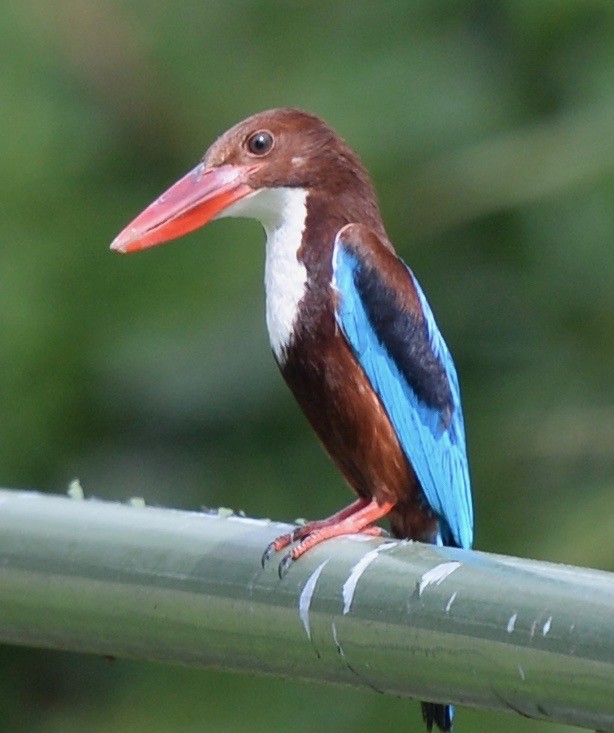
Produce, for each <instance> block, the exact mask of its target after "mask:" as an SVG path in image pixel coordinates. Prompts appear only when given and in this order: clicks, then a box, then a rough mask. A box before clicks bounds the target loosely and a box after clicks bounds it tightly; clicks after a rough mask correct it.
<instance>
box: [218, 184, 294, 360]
mask: <svg viewBox="0 0 614 733" xmlns="http://www.w3.org/2000/svg"><path fill="white" fill-rule="evenodd" d="M227 216H230V217H235V216H236V217H247V218H250V219H252V218H253V219H258V221H260V222H261V223H262V226H263V227H264V231H265V232H266V239H267V241H266V262H265V267H264V285H265V289H266V325H267V328H268V331H269V341H270V343H271V348H272V349H273V353H274V354H275V357H276V358H277V361H278V362H279V363H280V364H283V363H284V362H285V360H286V351H287V349H288V347H289V346H290V344H291V343H292V338H293V335H294V325H295V322H296V317H297V312H298V305H299V303H300V301H301V300H302V299H303V297H304V295H305V289H306V283H307V269H306V268H305V265H303V264H302V263H300V262H299V261H298V259H297V254H298V249H299V247H300V246H301V243H302V240H303V232H304V230H305V220H306V219H307V191H306V190H305V189H302V188H263V189H260V190H259V191H255V192H254V193H253V194H250V195H249V196H246V197H245V198H244V199H241V200H240V201H237V202H236V203H235V204H233V205H232V206H229V207H228V208H227V209H226V210H225V211H223V212H222V214H220V215H219V216H218V218H223V217H227Z"/></svg>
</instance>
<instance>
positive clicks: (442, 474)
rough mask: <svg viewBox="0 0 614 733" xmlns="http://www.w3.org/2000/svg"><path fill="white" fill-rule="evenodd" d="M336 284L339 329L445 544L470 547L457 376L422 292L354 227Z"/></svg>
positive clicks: (337, 262) (344, 235)
mask: <svg viewBox="0 0 614 733" xmlns="http://www.w3.org/2000/svg"><path fill="white" fill-rule="evenodd" d="M378 265H379V267H378ZM333 281H334V285H335V288H336V290H337V293H338V298H337V305H336V314H335V315H336V319H337V323H338V325H339V327H340V329H341V331H342V332H343V334H344V335H345V337H346V339H347V340H348V342H349V344H350V346H351V347H352V350H353V351H354V353H355V355H356V357H357V359H358V361H359V362H360V364H361V366H362V368H363V369H364V371H365V373H366V375H367V377H368V378H369V381H370V382H371V384H372V386H373V389H374V390H375V392H376V393H377V394H378V396H379V397H380V400H381V401H382V404H383V405H384V407H385V409H386V411H387V413H388V416H389V417H390V420H391V422H392V424H393V426H394V428H395V431H396V432H397V435H398V436H399V441H400V443H401V446H402V448H403V451H404V452H405V454H406V456H407V458H408V459H409V462H410V463H411V465H412V467H413V469H414V471H415V473H416V475H417V477H418V480H419V481H420V484H421V487H422V490H423V492H424V495H425V497H426V500H427V501H428V503H429V504H430V506H431V507H432V508H433V510H434V511H435V513H436V514H437V515H438V517H439V520H440V529H441V535H442V538H443V541H444V542H445V543H446V544H456V545H458V546H460V547H470V546H471V544H472V541H473V507H472V501H471V484H470V479H469V468H468V463H467V454H466V445H465V429H464V423H463V415H462V409H461V401H460V390H459V385H458V377H457V374H456V369H455V366H454V362H453V361H452V357H451V355H450V352H449V350H448V347H447V346H446V343H445V341H444V339H443V337H442V335H441V333H440V331H439V329H438V327H437V324H436V322H435V318H434V316H433V313H432V311H431V308H430V306H429V304H428V302H427V300H426V297H425V295H424V293H423V292H422V289H421V288H420V286H419V284H418V282H417V281H416V279H415V277H414V276H413V274H412V273H411V271H410V270H409V268H407V267H406V265H405V264H404V263H403V262H402V261H401V260H400V259H398V258H397V257H396V256H395V255H393V254H392V253H390V251H389V249H387V248H385V246H384V245H383V244H382V243H381V242H380V241H379V239H378V238H377V237H376V236H375V235H374V234H373V233H372V232H370V231H369V230H366V232H365V228H364V227H360V226H358V225H349V227H345V228H344V229H342V230H341V232H340V233H339V234H338V236H337V239H336V242H335V250H334V254H333ZM400 286H402V287H403V288H405V289H406V293H405V295H406V296H407V297H405V300H403V298H402V297H400V294H399V289H400ZM410 296H411V297H410Z"/></svg>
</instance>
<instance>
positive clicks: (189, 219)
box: [111, 163, 259, 252]
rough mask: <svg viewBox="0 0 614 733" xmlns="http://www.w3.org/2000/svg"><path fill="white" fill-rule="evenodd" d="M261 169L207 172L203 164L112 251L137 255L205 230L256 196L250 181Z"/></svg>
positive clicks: (235, 167)
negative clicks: (238, 203)
mask: <svg viewBox="0 0 614 733" xmlns="http://www.w3.org/2000/svg"><path fill="white" fill-rule="evenodd" d="M258 167H259V166H257V165H251V166H239V165H222V166H219V167H218V168H205V166H204V164H203V163H200V165H197V166H196V168H194V169H193V170H191V171H190V172H189V173H187V174H186V175H185V176H184V177H183V178H181V179H180V180H179V181H177V183H175V184H173V185H172V186H171V187H170V188H169V189H168V190H167V191H165V192H164V193H163V194H162V196H160V197H159V198H158V199H157V200H156V201H154V202H153V204H150V205H149V206H148V207H147V208H146V209H145V211H143V212H142V213H141V214H139V215H138V216H137V217H136V219H135V220H134V221H133V222H132V223H130V224H129V225H128V226H127V227H126V228H125V229H124V231H123V232H121V234H119V236H117V237H116V238H115V240H114V241H113V243H112V244H111V249H114V250H116V251H117V252H137V251H138V250H140V249H146V248H147V247H153V245H154V244H161V243H162V242H168V241H169V240H171V239H176V238H177V237H181V236H182V235H184V234H188V233H189V232H193V231H194V230H195V229H198V227H202V226H204V225H205V224H206V223H207V222H209V221H211V220H212V219H215V217H216V216H217V215H218V214H219V213H220V212H222V211H223V210H224V209H227V208H228V207H229V206H230V205H231V204H234V203H235V201H239V199H242V198H244V197H245V196H248V195H249V194H250V193H253V192H254V189H253V188H252V187H251V186H250V185H249V184H247V183H246V180H247V179H248V177H249V176H250V174H251V173H253V172H254V171H255V170H256V168H258Z"/></svg>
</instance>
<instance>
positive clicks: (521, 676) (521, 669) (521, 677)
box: [518, 664, 525, 682]
mask: <svg viewBox="0 0 614 733" xmlns="http://www.w3.org/2000/svg"><path fill="white" fill-rule="evenodd" d="M518 674H519V675H520V679H521V680H522V681H523V682H524V679H525V678H524V669H523V668H522V667H521V665H520V664H519V665H518Z"/></svg>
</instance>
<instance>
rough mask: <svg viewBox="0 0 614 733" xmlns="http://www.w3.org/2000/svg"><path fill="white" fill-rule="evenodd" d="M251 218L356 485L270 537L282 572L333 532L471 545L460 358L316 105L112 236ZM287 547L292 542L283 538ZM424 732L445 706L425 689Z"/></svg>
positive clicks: (175, 189) (288, 117)
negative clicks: (318, 516)
mask: <svg viewBox="0 0 614 733" xmlns="http://www.w3.org/2000/svg"><path fill="white" fill-rule="evenodd" d="M224 217H247V218H254V219H256V220H258V221H260V223H261V224H262V226H263V228H264V232H265V235H266V256H265V277H264V280H265V290H266V324H267V329H268V335H269V340H270V345H271V348H272V352H273V356H274V358H275V361H276V362H277V365H278V366H279V369H280V371H281V374H282V376H283V378H284V379H285V381H286V383H287V385H288V386H289V388H290V390H291V391H292V393H293V394H294V397H295V398H296V400H297V401H298V404H299V405H300V407H301V408H302V410H303V412H304V413H305V415H306V417H307V420H308V421H309V423H310V425H311V427H312V428H313V430H314V431H315V433H316V435H317V436H318V438H319V440H320V442H321V443H322V445H323V446H324V448H325V450H326V451H327V452H328V454H329V456H330V457H331V459H332V460H333V462H334V464H335V465H336V467H337V468H338V470H339V471H340V473H341V474H342V476H343V477H344V478H345V480H346V481H347V483H348V484H349V485H350V487H351V488H352V489H353V490H354V492H355V493H356V495H357V498H356V499H355V501H353V502H352V503H351V504H350V505H349V506H347V507H346V508H344V509H341V510H340V511H338V512H337V513H335V514H333V515H332V516H331V517H328V518H327V519H323V520H318V521H313V522H308V523H307V524H305V525H304V526H302V527H299V528H297V529H295V530H294V531H293V532H291V533H289V534H286V535H282V536H281V537H278V538H277V539H275V540H274V541H273V542H271V544H270V545H269V546H268V547H267V548H266V550H265V552H264V555H263V564H264V562H266V561H267V560H268V559H269V558H270V557H272V556H273V555H274V554H275V553H278V552H281V551H282V550H286V549H287V548H290V547H291V548H292V549H290V550H289V551H287V553H286V554H285V555H284V556H283V559H282V560H281V563H280V565H279V568H280V576H283V575H284V574H285V572H286V571H287V570H288V568H289V567H290V566H291V564H292V563H293V562H294V561H296V560H297V559H298V558H299V557H301V556H302V555H303V554H304V553H305V552H307V551H308V550H309V549H311V548H312V547H314V546H315V545H317V544H319V543H320V542H322V541H324V540H326V539H328V538H331V537H336V536H340V535H346V534H352V533H359V532H362V533H366V534H368V535H374V536H377V535H380V534H381V532H382V530H381V528H380V527H379V526H378V525H376V524H375V522H377V521H378V520H380V519H382V518H383V517H387V519H388V520H389V523H390V529H391V532H392V534H393V536H394V537H396V538H405V539H413V540H418V541H422V542H429V543H433V544H438V545H447V546H453V547H461V548H470V547H471V546H472V543H473V505H472V497H471V482H470V477H469V468H468V460H467V450H466V439H465V428H464V421H463V413H462V407H461V398H460V389H459V381H458V376H457V372H456V368H455V365H454V362H453V360H452V357H451V355H450V352H449V350H448V347H447V345H446V342H445V341H444V339H443V336H442V335H441V332H440V330H439V328H438V326H437V323H436V321H435V318H434V316H433V312H432V310H431V308H430V306H429V303H428V301H427V298H426V296H425V294H424V292H423V290H422V289H421V287H420V285H419V284H418V281H417V279H416V277H415V276H414V274H413V273H412V271H411V270H410V269H409V267H408V266H407V265H406V264H405V263H404V262H403V260H401V259H400V258H399V257H398V255H397V254H396V252H395V249H394V247H393V245H392V243H391V241H390V239H389V237H388V235H387V233H386V230H385V228H384V224H383V221H382V217H381V214H380V210H379V206H378V203H377V198H376V194H375V190H374V187H373V184H372V182H371V179H370V177H369V175H368V173H367V171H366V169H365V167H364V165H363V164H362V162H361V161H360V159H359V157H358V155H357V154H356V153H355V152H354V151H353V150H352V149H351V148H350V146H349V145H348V144H347V143H346V142H345V140H344V139H342V137H340V136H339V135H338V134H337V133H336V132H335V131H334V130H333V129H332V128H331V127H330V126H329V125H328V124H327V123H326V122H324V121H323V120H322V119H321V118H320V117H318V116H316V115H314V114H311V113H309V112H306V111H303V110H300V109H296V108H291V107H287V108H278V109H270V110H266V111H264V112H260V113H258V114H255V115H252V116H250V117H248V118H247V119H245V120H243V121H242V122H239V123H238V124H236V125H234V126H233V127H231V128H230V129H229V130H227V131H226V132H225V133H223V134H222V135H221V136H220V137H219V138H218V139H217V140H216V141H215V142H214V143H213V144H212V145H211V146H210V148H209V149H208V150H207V152H206V153H205V154H204V156H203V157H202V159H201V160H200V162H199V163H198V164H197V165H196V167H195V168H193V169H192V170H191V171H190V172H189V173H187V174H186V175H185V176H183V177H182V178H181V179H180V180H178V181H177V183H175V184H174V185H172V186H171V187H170V188H169V189H168V190H167V191H166V192H165V193H163V194H162V195H161V196H160V197H159V198H158V199H157V200H156V201H154V202H153V203H152V204H151V205H150V206H148V207H147V208H146V209H145V210H144V211H143V212H142V213H141V214H139V215H138V216H137V217H136V218H135V219H134V220H133V221H132V222H131V223H130V224H129V225H128V226H127V227H126V228H125V229H124V230H123V231H122V232H121V233H120V234H119V235H118V237H117V238H116V239H115V240H114V241H113V243H112V244H111V248H112V249H113V250H116V251H118V252H124V253H127V252H135V251H139V250H143V249H146V248H148V247H151V246H154V245H157V244H160V243H162V242H167V241H169V240H171V239H175V238H177V237H180V236H182V235H184V234H187V233H189V232H191V231H193V230H195V229H197V228H199V227H201V226H204V225H205V224H207V223H208V222H210V221H212V220H213V219H221V218H224ZM292 545H293V546H292ZM422 714H423V718H424V721H425V723H426V727H427V729H428V731H431V730H432V728H433V726H434V725H436V726H437V727H438V728H439V729H440V730H441V731H449V730H451V728H452V723H453V717H454V708H453V706H452V705H447V704H443V703H432V702H423V703H422Z"/></svg>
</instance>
